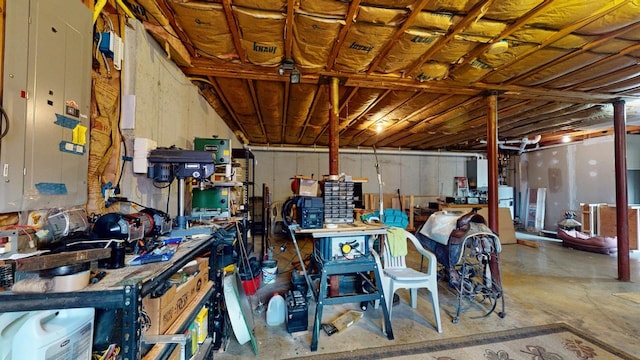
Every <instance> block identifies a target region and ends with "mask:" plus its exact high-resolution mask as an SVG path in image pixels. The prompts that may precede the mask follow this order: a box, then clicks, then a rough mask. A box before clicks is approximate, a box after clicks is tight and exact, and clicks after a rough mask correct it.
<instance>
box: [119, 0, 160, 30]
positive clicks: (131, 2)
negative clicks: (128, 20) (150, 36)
mask: <svg viewBox="0 0 640 360" xmlns="http://www.w3.org/2000/svg"><path fill="white" fill-rule="evenodd" d="M124 3H125V5H127V7H128V8H129V9H130V10H131V11H132V12H133V14H134V15H135V16H136V17H137V18H138V19H140V20H142V21H146V22H149V23H152V24H154V25H160V26H166V25H169V19H167V17H166V16H165V14H164V13H163V12H162V9H160V7H159V6H158V3H157V2H156V1H155V0H124Z"/></svg>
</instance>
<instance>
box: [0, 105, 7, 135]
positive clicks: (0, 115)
mask: <svg viewBox="0 0 640 360" xmlns="http://www.w3.org/2000/svg"><path fill="white" fill-rule="evenodd" d="M2 121H4V123H5V124H6V126H5V127H4V129H3V128H2ZM0 129H1V130H0V139H2V138H4V137H5V136H6V135H7V133H8V132H9V116H8V115H7V112H6V111H4V109H3V108H2V106H0Z"/></svg>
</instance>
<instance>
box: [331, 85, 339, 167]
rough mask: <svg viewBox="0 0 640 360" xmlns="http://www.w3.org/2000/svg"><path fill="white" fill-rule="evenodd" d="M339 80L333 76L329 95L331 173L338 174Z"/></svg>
mask: <svg viewBox="0 0 640 360" xmlns="http://www.w3.org/2000/svg"><path fill="white" fill-rule="evenodd" d="M338 85H339V80H338V78H336V77H332V78H331V87H330V88H329V95H330V99H331V103H330V104H329V174H330V175H338V173H339V172H340V166H339V162H338V161H339V155H338V148H339V146H340V144H339V138H338V121H339V118H338V116H339V114H338V112H339V111H340V106H339V105H340V104H339V102H340V100H339V99H338V96H339V94H338V92H339V87H338Z"/></svg>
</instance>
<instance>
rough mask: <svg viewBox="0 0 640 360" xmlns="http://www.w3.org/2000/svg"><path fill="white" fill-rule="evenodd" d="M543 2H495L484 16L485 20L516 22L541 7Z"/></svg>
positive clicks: (537, 0)
mask: <svg viewBox="0 0 640 360" xmlns="http://www.w3.org/2000/svg"><path fill="white" fill-rule="evenodd" d="M542 2H543V0H494V1H493V2H492V3H491V6H490V7H489V8H488V9H487V11H486V13H485V14H484V16H483V18H484V19H493V20H503V21H509V20H515V19H517V18H519V17H521V16H522V15H524V14H526V13H527V12H528V11H529V10H531V9H533V8H535V7H536V6H538V5H540V4H541V3H542Z"/></svg>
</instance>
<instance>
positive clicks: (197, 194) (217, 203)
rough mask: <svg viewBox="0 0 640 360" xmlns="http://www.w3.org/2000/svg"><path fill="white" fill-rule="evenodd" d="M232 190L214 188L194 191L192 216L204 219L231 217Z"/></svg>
mask: <svg viewBox="0 0 640 360" xmlns="http://www.w3.org/2000/svg"><path fill="white" fill-rule="evenodd" d="M230 193H231V189H230V188H228V187H213V188H209V189H204V190H200V189H193V198H192V200H191V202H192V203H191V208H192V211H191V215H192V216H202V217H229V216H230V215H231V214H230V212H229V205H230V202H231V198H230Z"/></svg>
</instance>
